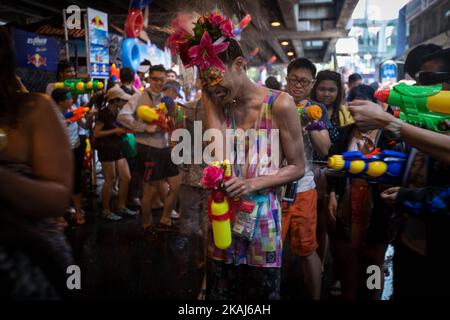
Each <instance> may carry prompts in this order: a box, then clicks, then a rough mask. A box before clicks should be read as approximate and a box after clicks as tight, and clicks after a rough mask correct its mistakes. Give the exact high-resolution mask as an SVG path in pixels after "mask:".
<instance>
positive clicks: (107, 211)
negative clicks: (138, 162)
mask: <svg viewBox="0 0 450 320" xmlns="http://www.w3.org/2000/svg"><path fill="white" fill-rule="evenodd" d="M105 98H106V101H107V103H106V105H104V106H103V107H102V108H101V109H100V111H99V114H98V119H97V121H96V124H95V127H94V138H95V147H96V149H97V150H98V157H99V160H100V162H101V164H102V170H103V176H104V178H105V183H104V184H103V188H102V218H104V219H107V220H111V221H117V220H120V219H122V217H123V216H128V217H135V216H137V213H136V212H135V211H132V210H130V209H128V208H127V207H126V205H125V202H126V198H127V194H128V185H129V183H130V179H131V175H130V169H129V167H128V162H127V160H126V154H125V149H124V147H123V140H122V136H123V135H124V134H126V133H127V130H126V129H125V128H123V127H122V126H120V125H119V124H118V123H117V121H116V118H117V115H118V113H119V111H120V109H121V108H122V107H123V106H124V105H125V104H126V103H127V102H128V101H129V100H130V99H131V96H130V95H129V94H127V93H125V91H123V89H121V88H120V87H119V86H117V85H116V86H114V87H112V88H111V89H109V90H108V91H107V92H106V95H105ZM116 172H118V173H119V201H118V206H117V213H114V212H112V211H111V208H110V202H111V193H112V189H113V186H114V182H115V181H116Z"/></svg>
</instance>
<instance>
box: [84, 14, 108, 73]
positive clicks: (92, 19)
mask: <svg viewBox="0 0 450 320" xmlns="http://www.w3.org/2000/svg"><path fill="white" fill-rule="evenodd" d="M87 25H88V31H89V32H88V34H89V37H88V45H89V49H88V53H89V54H88V56H89V73H90V75H91V77H92V78H109V48H108V14H106V13H104V12H101V11H98V10H94V9H91V8H88V9H87Z"/></svg>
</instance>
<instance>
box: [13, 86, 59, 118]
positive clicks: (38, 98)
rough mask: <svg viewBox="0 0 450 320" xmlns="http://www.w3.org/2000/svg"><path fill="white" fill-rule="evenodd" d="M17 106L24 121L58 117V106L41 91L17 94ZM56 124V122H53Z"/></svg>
mask: <svg viewBox="0 0 450 320" xmlns="http://www.w3.org/2000/svg"><path fill="white" fill-rule="evenodd" d="M17 101H18V107H19V108H20V111H19V113H20V116H21V118H22V120H23V121H24V123H30V121H31V122H32V123H34V122H35V121H44V120H45V123H48V121H47V120H50V119H58V112H59V111H58V107H57V106H56V104H55V102H54V101H53V100H52V98H50V97H49V96H48V95H46V94H43V93H20V94H19V95H18V100H17ZM55 125H57V124H55Z"/></svg>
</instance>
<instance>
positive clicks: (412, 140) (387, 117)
mask: <svg viewBox="0 0 450 320" xmlns="http://www.w3.org/2000/svg"><path fill="white" fill-rule="evenodd" d="M448 104H449V105H450V102H448ZM349 110H350V112H351V113H352V116H353V119H354V120H355V122H356V125H357V126H358V127H359V128H360V129H361V130H362V131H368V130H372V129H383V130H385V131H388V132H391V133H393V134H394V135H395V136H396V138H401V139H403V140H404V141H405V142H406V143H408V144H409V145H410V146H413V147H416V148H417V149H419V150H421V151H423V152H424V153H427V154H429V155H430V156H432V157H433V158H435V159H437V160H440V161H443V162H445V163H450V136H449V135H448V134H445V133H439V132H434V131H431V130H427V129H423V128H419V127H415V126H413V125H410V124H408V123H405V122H403V121H401V120H400V119H397V118H395V117H394V116H393V115H391V114H389V113H387V112H385V111H384V110H383V109H382V107H381V106H380V105H378V104H376V103H373V102H371V101H366V100H354V101H352V102H350V103H349ZM444 123H446V124H447V127H450V123H449V122H448V121H447V122H446V121H444Z"/></svg>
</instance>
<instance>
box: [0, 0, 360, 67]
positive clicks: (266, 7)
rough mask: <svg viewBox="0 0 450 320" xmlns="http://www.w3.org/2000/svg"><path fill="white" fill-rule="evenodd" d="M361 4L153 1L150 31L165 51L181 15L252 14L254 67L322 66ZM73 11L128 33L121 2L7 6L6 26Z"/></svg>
mask: <svg viewBox="0 0 450 320" xmlns="http://www.w3.org/2000/svg"><path fill="white" fill-rule="evenodd" d="M357 3H358V0H214V1H213V0H170V1H167V0H153V1H152V2H151V4H150V6H149V25H148V27H147V30H146V31H147V33H148V34H149V37H150V39H151V41H152V42H154V43H156V44H157V45H158V46H159V47H163V46H164V43H165V41H166V38H167V36H168V32H169V29H168V27H169V24H170V21H171V20H172V19H173V18H174V17H175V16H176V14H177V13H178V12H180V11H187V12H191V11H196V12H198V13H206V12H209V11H212V10H214V9H215V8H217V9H219V10H221V11H222V12H224V13H225V14H226V15H228V16H230V17H232V16H233V15H234V16H235V17H236V18H237V19H238V20H240V19H242V18H243V17H244V16H245V15H246V14H250V15H251V16H252V23H251V24H250V25H249V26H248V27H247V28H246V29H245V31H244V32H243V34H242V38H241V44H242V46H243V49H244V52H245V53H246V54H250V52H252V51H253V52H255V51H254V50H255V48H259V51H258V54H257V55H256V56H255V58H254V59H252V61H251V63H252V64H254V65H258V64H263V63H266V62H267V61H269V60H271V58H272V56H274V55H275V56H276V58H277V62H288V61H289V60H290V59H292V58H295V57H299V56H306V57H308V58H310V59H312V60H314V61H317V62H321V61H327V60H328V59H329V57H330V55H331V53H332V52H333V51H334V47H335V44H336V40H337V39H338V38H340V37H345V36H346V35H347V33H348V30H347V29H346V26H347V24H348V21H349V19H350V17H351V14H352V12H353V10H354V8H355V6H356V4H357ZM70 5H78V6H79V7H80V8H82V9H83V8H87V7H92V8H95V9H98V10H101V11H105V12H107V13H108V14H109V25H110V31H112V32H120V31H121V30H123V26H124V22H125V18H126V16H127V12H128V8H129V4H128V2H127V1H121V0H90V1H87V0H49V1H45V2H44V1H36V0H2V2H1V4H0V20H1V21H4V22H14V23H18V24H22V25H23V24H30V23H35V22H39V21H40V22H41V23H42V20H45V19H46V18H59V19H61V17H62V10H63V9H64V8H67V7H68V6H70ZM59 19H58V20H59ZM60 21H61V22H59V23H62V19H61V20H60ZM60 27H61V26H60ZM53 31H55V30H53ZM272 60H273V59H272Z"/></svg>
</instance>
